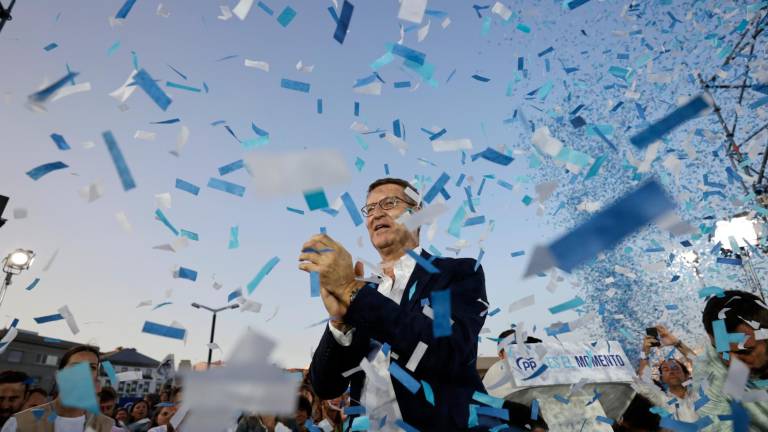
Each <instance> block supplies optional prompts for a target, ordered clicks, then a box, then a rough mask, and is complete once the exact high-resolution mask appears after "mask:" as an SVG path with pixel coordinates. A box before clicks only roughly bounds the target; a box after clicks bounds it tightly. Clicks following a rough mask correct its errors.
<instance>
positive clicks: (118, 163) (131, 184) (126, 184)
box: [101, 131, 136, 191]
mask: <svg viewBox="0 0 768 432" xmlns="http://www.w3.org/2000/svg"><path fill="white" fill-rule="evenodd" d="M101 136H102V137H103V138H104V143H106V144H107V150H109V154H110V156H112V162H114V164H115V168H116V169H117V174H118V175H119V176H120V182H121V183H122V184H123V190H124V191H129V190H131V189H133V188H135V187H136V182H135V181H134V180H133V176H132V175H131V170H130V169H128V164H127V163H126V162H125V157H123V152H121V151H120V147H118V146H117V141H115V137H114V136H113V135H112V132H111V131H106V132H104V133H102V134H101Z"/></svg>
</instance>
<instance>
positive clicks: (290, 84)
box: [280, 78, 309, 93]
mask: <svg viewBox="0 0 768 432" xmlns="http://www.w3.org/2000/svg"><path fill="white" fill-rule="evenodd" d="M280 87H282V88H284V89H288V90H294V91H298V92H302V93H309V83H305V82H301V81H294V80H289V79H286V78H283V79H282V80H280Z"/></svg>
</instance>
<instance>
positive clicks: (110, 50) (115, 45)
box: [107, 41, 120, 57]
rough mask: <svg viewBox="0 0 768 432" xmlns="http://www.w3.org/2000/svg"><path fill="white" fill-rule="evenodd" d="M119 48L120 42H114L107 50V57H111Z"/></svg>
mask: <svg viewBox="0 0 768 432" xmlns="http://www.w3.org/2000/svg"><path fill="white" fill-rule="evenodd" d="M119 48H120V41H116V42H115V43H113V44H112V45H111V46H110V47H109V48H107V57H111V56H112V54H114V53H115V52H116V51H117V50H118V49H119Z"/></svg>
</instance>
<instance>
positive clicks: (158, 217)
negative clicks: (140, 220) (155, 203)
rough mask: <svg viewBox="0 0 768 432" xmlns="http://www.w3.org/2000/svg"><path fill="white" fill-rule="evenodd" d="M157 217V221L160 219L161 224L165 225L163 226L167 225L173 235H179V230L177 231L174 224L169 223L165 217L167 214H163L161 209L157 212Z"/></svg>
mask: <svg viewBox="0 0 768 432" xmlns="http://www.w3.org/2000/svg"><path fill="white" fill-rule="evenodd" d="M155 217H157V219H159V220H160V222H162V223H163V225H165V226H166V227H167V228H168V229H169V230H171V232H172V233H173V235H179V230H177V229H176V227H174V226H173V224H171V221H169V220H168V218H167V217H165V214H164V213H163V211H162V210H160V209H157V210H155Z"/></svg>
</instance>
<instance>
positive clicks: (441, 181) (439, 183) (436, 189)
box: [424, 172, 451, 204]
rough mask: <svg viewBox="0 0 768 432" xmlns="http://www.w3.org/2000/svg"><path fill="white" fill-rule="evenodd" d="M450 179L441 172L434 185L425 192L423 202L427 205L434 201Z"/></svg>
mask: <svg viewBox="0 0 768 432" xmlns="http://www.w3.org/2000/svg"><path fill="white" fill-rule="evenodd" d="M450 179H451V177H450V176H449V175H448V174H447V173H445V172H443V173H442V174H440V177H438V179H437V180H435V183H434V184H432V187H431V188H430V189H429V191H427V193H426V194H424V202H426V203H427V204H430V203H431V202H432V200H434V199H435V198H436V197H437V194H438V193H440V191H441V190H442V189H443V188H444V187H445V185H446V184H447V183H448V180H450Z"/></svg>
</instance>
